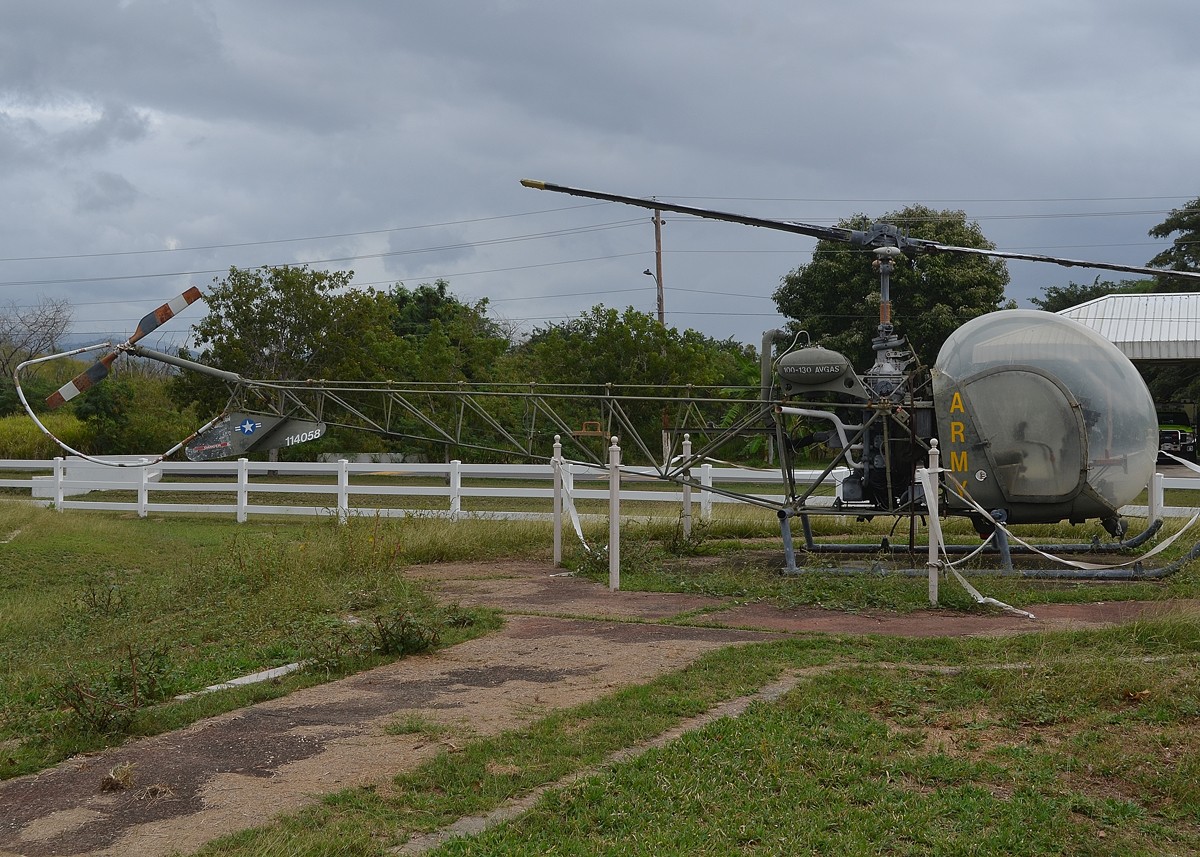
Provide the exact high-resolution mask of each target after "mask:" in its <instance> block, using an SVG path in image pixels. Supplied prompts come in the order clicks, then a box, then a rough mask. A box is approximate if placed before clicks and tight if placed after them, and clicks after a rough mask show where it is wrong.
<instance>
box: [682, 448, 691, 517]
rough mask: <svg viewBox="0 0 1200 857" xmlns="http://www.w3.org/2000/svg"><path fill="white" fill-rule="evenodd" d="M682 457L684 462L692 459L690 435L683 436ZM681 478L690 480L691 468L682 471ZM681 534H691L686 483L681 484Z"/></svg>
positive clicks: (689, 505)
mask: <svg viewBox="0 0 1200 857" xmlns="http://www.w3.org/2000/svg"><path fill="white" fill-rule="evenodd" d="M682 455H683V460H684V461H685V462H686V461H687V460H688V459H689V458H691V457H692V436H691V435H690V434H684V436H683V450H682ZM683 478H684V479H691V478H692V468H691V467H688V468H687V469H686V470H684V471H683ZM683 534H684V535H685V536H690V535H691V534H692V486H691V485H689V484H687V483H686V482H685V483H683Z"/></svg>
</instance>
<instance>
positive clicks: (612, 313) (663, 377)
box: [520, 304, 754, 386]
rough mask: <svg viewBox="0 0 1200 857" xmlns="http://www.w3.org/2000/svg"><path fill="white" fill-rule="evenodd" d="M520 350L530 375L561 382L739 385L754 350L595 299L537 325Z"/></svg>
mask: <svg viewBox="0 0 1200 857" xmlns="http://www.w3.org/2000/svg"><path fill="white" fill-rule="evenodd" d="M520 351H521V352H522V353H523V354H524V355H525V356H526V358H527V363H526V367H527V372H528V377H530V378H536V379H537V380H538V381H539V382H542V383H559V384H607V383H612V384H614V385H630V384H650V385H659V386H661V385H669V384H696V385H711V384H735V383H743V381H742V363H743V362H745V361H747V360H750V361H752V360H753V359H754V349H753V348H747V347H746V346H743V345H741V343H737V342H734V341H733V340H726V341H719V340H715V339H712V338H710V337H708V336H705V335H704V334H702V333H700V332H698V331H695V330H691V329H688V330H685V331H683V332H682V333H681V332H680V331H679V330H678V329H677V328H674V327H664V326H662V325H661V324H659V323H658V319H657V318H655V317H654V316H652V315H650V314H649V313H644V312H639V311H638V310H635V309H634V308H633V307H628V308H627V309H626V310H625V311H624V312H623V313H618V312H617V310H615V309H613V308H611V307H605V306H604V305H603V304H597V305H596V306H594V307H592V308H591V309H590V310H588V311H587V312H585V313H582V314H581V315H579V316H578V317H577V318H573V319H569V320H568V321H565V322H562V323H561V324H551V325H548V326H547V327H543V328H539V329H536V330H535V331H534V332H533V335H532V336H530V338H529V341H528V342H526V343H525V344H524V345H523V346H522V347H521V349H520Z"/></svg>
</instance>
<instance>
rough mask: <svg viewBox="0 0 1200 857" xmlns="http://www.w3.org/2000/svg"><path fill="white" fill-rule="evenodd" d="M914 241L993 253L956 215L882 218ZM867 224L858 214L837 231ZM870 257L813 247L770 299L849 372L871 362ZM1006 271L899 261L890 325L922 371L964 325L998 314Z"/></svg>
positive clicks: (834, 246)
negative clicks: (840, 357) (842, 358)
mask: <svg viewBox="0 0 1200 857" xmlns="http://www.w3.org/2000/svg"><path fill="white" fill-rule="evenodd" d="M884 220H887V221H888V222H890V223H893V224H895V225H896V226H898V227H900V228H901V229H904V230H906V231H907V232H908V234H909V235H911V236H912V237H914V238H926V239H929V240H933V241H938V242H941V243H944V244H952V245H956V246H959V247H976V248H980V249H994V248H995V245H994V244H993V243H992V242H990V241H988V240H987V238H986V237H984V235H983V231H982V230H981V229H980V228H979V224H978V223H974V222H971V223H968V222H967V217H966V214H965V213H964V212H962V211H936V210H934V209H932V208H927V207H926V206H923V205H910V206H907V207H905V208H903V209H901V210H900V211H896V212H892V213H890V214H887V215H885V216H884ZM871 222H872V221H871V220H870V219H869V218H868V217H867V216H866V215H857V216H855V217H853V218H851V219H850V220H846V221H842V222H841V223H840V224H839V225H840V226H843V227H847V228H851V229H866V228H867V227H869V226H870V224H871ZM874 259H875V256H874V254H873V253H872V252H871V251H870V250H864V249H863V248H860V247H852V246H851V245H849V244H842V243H839V242H831V241H818V242H817V246H816V249H815V250H814V251H813V258H812V261H811V262H810V263H809V264H807V265H801V266H800V267H799V268H796V269H795V270H794V271H791V272H790V273H788V274H787V275H786V276H784V277H783V279H782V280H781V282H780V286H779V288H778V289H776V291H775V294H774V295H773V297H774V298H775V304H776V306H777V307H778V308H779V311H780V312H781V313H782V314H783V315H785V316H787V317H788V318H791V319H793V321H792V323H791V325H790V327H791V328H792V329H793V330H797V331H798V330H806V331H808V333H809V335H810V336H811V338H812V341H813V342H814V343H816V342H819V343H820V344H822V345H824V346H826V347H828V348H832V349H834V350H836V351H840V352H842V353H843V354H845V355H846V357H848V358H849V359H850V360H851V361H852V362H853V363H854V364H855V365H856V366H859V367H865V366H867V365H869V364H870V363H871V362H872V360H873V356H872V355H873V352H872V349H871V340H872V338H874V336H875V334H876V327H877V325H878V324H879V274H878V273H877V272H876V271H875V270H874V269H873V268H872V266H871V263H872V262H873V261H874ZM1007 284H1008V268H1007V266H1006V265H1005V264H1004V261H1003V260H1002V259H992V258H988V257H985V256H966V255H957V254H949V253H947V254H939V255H933V256H921V257H917V258H915V259H913V260H911V261H908V260H906V259H904V258H901V259H899V260H898V261H897V264H896V270H895V272H894V273H893V274H892V275H891V299H892V318H893V323H894V324H895V326H896V332H897V333H898V334H900V335H905V336H907V337H908V338H909V342H910V343H911V345H912V347H913V349H914V350H915V351H916V353H917V355H918V356H919V357H920V359H921V362H922V363H923V364H925V365H931V364H932V363H933V361H934V358H935V357H936V356H937V352H938V349H940V348H941V346H942V343H943V342H944V341H945V340H946V337H948V336H949V335H950V334H951V333H953V332H954V330H956V329H957V328H958V327H959V326H960V325H961V324H962V323H963V322H965V321H968V320H970V319H972V318H975V317H976V316H979V315H983V314H984V313H988V312H992V311H994V310H997V309H999V308H1000V305H1001V301H1003V300H1004V287H1005V286H1006V285H1007Z"/></svg>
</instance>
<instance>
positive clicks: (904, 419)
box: [521, 179, 1200, 544]
mask: <svg viewBox="0 0 1200 857" xmlns="http://www.w3.org/2000/svg"><path fill="white" fill-rule="evenodd" d="M521 184H522V185H524V186H525V187H528V188H533V189H536V190H545V191H552V192H555V193H563V194H568V195H571V196H578V197H584V198H588V199H597V200H604V201H608V202H616V203H622V204H626V205H632V206H637V207H640V208H646V209H656V210H658V211H669V212H674V213H679V214H689V215H693V216H696V217H701V218H707V219H714V220H723V221H728V222H732V223H740V224H744V225H747V226H756V227H761V228H766V229H773V230H779V231H784V232H791V233H794V234H799V235H805V236H809V237H814V238H818V239H822V240H826V241H834V242H840V243H846V244H850V245H852V246H855V247H861V248H863V249H865V250H868V251H871V252H873V253H874V255H875V257H876V259H875V261H874V266H875V268H876V269H877V270H878V272H879V278H880V310H879V325H878V328H877V333H876V336H875V338H874V340H873V343H872V347H873V349H874V352H875V360H874V363H873V364H872V365H871V366H870V367H867V368H866V369H865V371H863V372H862V373H861V374H860V373H858V372H857V371H856V370H855V368H854V367H853V366H852V365H851V364H850V361H849V360H847V359H846V357H844V356H843V355H842V354H840V353H838V352H836V351H832V350H830V349H826V348H823V347H821V346H820V345H819V344H818V345H808V346H806V347H800V348H796V349H793V350H790V351H788V352H786V353H785V354H784V355H783V356H782V357H781V358H779V359H778V360H777V361H775V362H774V363H772V346H773V344H774V342H775V341H777V340H778V339H779V338H780V334H781V331H768V332H767V333H766V334H764V337H763V348H762V361H763V362H762V395H761V398H762V400H764V401H772V400H775V399H776V396H775V393H776V391H778V392H779V393H780V396H779V398H778V401H777V404H776V407H775V408H774V423H775V428H776V438H775V439H776V444H777V448H778V449H779V451H780V459H781V466H782V468H783V471H784V474H785V476H786V475H787V474H789V473H793V472H794V470H795V467H794V458H795V454H796V453H797V452H798V451H800V450H801V449H803V448H805V447H806V446H807V445H809V444H811V443H813V442H818V441H824V442H827V443H829V444H830V445H832V446H834V447H835V448H836V449H837V454H836V455H835V457H834V460H833V461H832V462H831V463H830V465H829V466H828V467H827V468H826V470H825V475H828V474H829V473H831V472H832V471H833V469H834V468H835V467H838V466H844V467H847V468H849V470H850V475H849V476H848V477H846V478H845V479H844V480H842V481H841V483H840V485H839V486H838V487H839V492H838V493H839V496H838V501H837V502H836V503H835V504H834V505H833V506H832V507H828V506H816V505H814V504H812V503H811V502H810V499H811V498H812V497H813V494H814V491H815V489H816V487H817V486H815V485H814V486H810V487H809V488H808V489H807V490H806V491H804V492H797V490H796V487H795V482H794V480H789V486H790V491H789V494H790V497H789V501H788V503H787V504H786V506H787V507H786V508H785V509H781V515H780V517H781V520H784V519H785V518H786V517H790V516H792V515H799V516H800V517H801V520H802V521H803V522H804V524H805V532H806V536H809V535H810V534H809V531H808V520H807V516H808V515H812V514H846V513H847V512H850V513H853V514H857V515H859V516H861V517H872V516H876V515H898V514H903V513H905V512H908V513H909V514H913V513H914V512H916V511H917V510H919V509H922V508H924V507H925V506H926V504H925V502H924V498H923V494H922V487H921V483H920V482H919V481H918V480H917V478H916V470H917V468H918V467H924V466H926V463H927V461H928V455H929V450H930V446H931V442H932V441H933V440H934V439H935V438H936V439H937V440H938V441H939V443H940V444H941V454H942V455H943V456H945V458H946V461H945V470H946V471H947V475H948V477H949V482H950V484H951V486H952V488H951V489H950V490H948V491H947V497H946V500H945V508H946V509H947V511H948V512H950V513H953V514H959V515H965V516H967V517H969V518H971V519H972V521H973V523H974V524H975V526H976V529H977V531H978V532H979V533H980V535H981V536H986V535H988V534H989V532H990V531H991V530H993V529H994V526H995V521H1007V523H1010V524H1047V523H1058V522H1060V521H1063V520H1067V521H1070V522H1071V523H1081V522H1083V521H1086V520H1089V519H1099V520H1100V522H1101V524H1102V525H1103V526H1104V528H1105V529H1106V530H1107V531H1108V532H1109V533H1110V534H1111V535H1113V536H1115V537H1123V536H1124V535H1125V533H1126V531H1127V528H1128V524H1127V522H1126V521H1125V520H1124V519H1122V518H1121V516H1120V512H1119V510H1120V508H1121V507H1122V506H1123V505H1125V504H1127V503H1129V502H1130V501H1132V500H1133V499H1134V498H1135V497H1136V496H1137V495H1138V494H1139V493H1140V492H1141V491H1142V489H1143V488H1144V487H1145V486H1146V484H1147V481H1148V480H1149V478H1150V476H1151V474H1152V473H1153V470H1154V464H1155V460H1156V456H1157V449H1158V420H1157V416H1156V414H1155V410H1154V403H1153V400H1152V398H1151V396H1150V392H1149V390H1148V389H1147V388H1146V384H1145V382H1144V381H1143V380H1142V378H1141V376H1140V374H1139V373H1138V372H1137V370H1136V369H1135V368H1134V366H1133V364H1132V363H1131V362H1130V361H1129V359H1128V358H1127V357H1126V356H1125V355H1124V354H1123V353H1122V352H1121V351H1120V350H1119V349H1117V347H1116V346H1115V345H1113V344H1112V343H1111V342H1109V341H1107V340H1106V339H1104V338H1103V337H1101V336H1100V335H1099V334H1097V333H1096V332H1094V331H1093V330H1091V329H1090V328H1088V327H1086V326H1084V325H1082V324H1079V323H1078V322H1075V321H1073V320H1071V319H1067V318H1064V317H1062V316H1058V315H1055V314H1052V313H1047V312H1042V311H1039V310H1019V309H1017V310H1013V309H1009V310H999V311H997V312H992V313H988V314H985V315H983V316H980V317H978V318H975V319H973V320H971V321H969V322H967V323H966V324H964V325H963V326H962V327H960V328H959V329H958V330H957V331H955V332H954V333H953V334H952V335H951V336H950V337H949V338H948V339H947V340H946V342H945V343H944V344H943V346H942V348H941V350H940V352H939V354H938V356H937V359H936V361H935V363H934V365H933V366H932V367H931V368H930V370H929V372H928V373H927V377H922V376H923V375H926V373H924V372H922V371H921V370H920V368H919V367H917V366H916V365H915V364H916V363H917V361H916V355H915V354H914V353H913V350H912V348H911V347H910V346H909V343H908V342H907V340H906V339H905V338H904V337H898V336H897V335H896V333H895V326H894V325H893V324H892V318H891V300H890V275H891V274H892V273H893V272H894V270H895V266H896V264H897V263H898V262H899V261H900V260H901V259H902V258H905V257H909V258H912V257H918V256H922V255H933V254H963V255H980V256H990V257H995V258H1002V259H1020V260H1028V261H1034V262H1044V263H1050V264H1055V265H1061V266H1065V267H1089V268H1099V269H1104V270H1112V271H1121V272H1126V273H1138V274H1148V275H1159V274H1162V273H1163V272H1162V271H1160V270H1157V269H1153V268H1146V267H1140V266H1131V265H1118V264H1110V263H1104V262H1088V261H1082V260H1076V259H1065V258H1059V257H1054V256H1044V255H1039V254H1029V253H1012V252H1006V251H999V250H988V249H980V248H971V247H958V246H953V245H947V244H941V243H939V242H935V241H929V240H925V239H917V238H912V237H910V236H908V235H907V234H906V233H904V232H902V231H901V230H900V229H898V228H897V227H896V226H894V225H892V224H890V223H887V222H878V223H875V224H873V225H871V226H870V227H869V228H867V229H865V230H855V229H846V228H841V227H826V226H817V225H812V224H806V223H798V222H790V221H779V220H770V219H765V218H759V217H752V216H747V215H742V214H736V213H731V212H723V211H715V210H710V209H703V208H697V207H695V206H689V205H675V204H671V203H667V202H663V201H661V200H656V199H643V198H639V197H630V196H623V195H620V194H613V193H605V192H600V191H591V190H584V189H581V188H573V187H567V186H564V185H557V184H553V183H550V182H544V181H537V180H533V179H522V180H521ZM1171 273H1172V275H1176V273H1177V272H1171ZM1179 275H1180V276H1185V277H1188V278H1191V279H1200V275H1198V274H1195V273H1184V272H1179ZM930 382H931V383H930ZM930 387H931V389H930ZM796 418H802V419H803V420H804V421H805V422H811V421H814V420H816V421H823V422H825V423H828V424H829V425H830V430H829V431H826V432H819V433H818V432H814V433H810V434H807V435H804V436H797V435H796V434H795V433H794V432H793V431H791V430H790V428H789V420H795V419H796ZM972 500H973V501H974V502H971V501H972ZM979 507H983V508H985V509H990V510H994V511H993V512H992V514H991V515H990V516H984V515H982V514H981V513H980V512H979V511H978V510H979ZM809 542H810V544H811V537H810V538H809Z"/></svg>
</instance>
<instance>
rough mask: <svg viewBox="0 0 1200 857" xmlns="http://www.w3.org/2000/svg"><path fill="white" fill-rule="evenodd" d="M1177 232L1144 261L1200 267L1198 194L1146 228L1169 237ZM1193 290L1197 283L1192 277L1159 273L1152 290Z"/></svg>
mask: <svg viewBox="0 0 1200 857" xmlns="http://www.w3.org/2000/svg"><path fill="white" fill-rule="evenodd" d="M1174 233H1179V234H1178V236H1177V237H1176V238H1175V239H1174V243H1173V244H1172V245H1171V246H1170V247H1168V248H1167V249H1166V250H1163V251H1162V252H1161V253H1159V254H1158V255H1157V256H1155V257H1154V258H1153V259H1151V260H1150V261H1149V262H1147V263H1146V264H1147V265H1149V266H1150V267H1151V268H1166V269H1168V270H1171V271H1200V197H1197V198H1196V199H1193V200H1192V201H1191V202H1189V203H1188V204H1187V205H1185V206H1184V207H1183V208H1176V209H1173V210H1172V211H1171V213H1170V214H1169V215H1167V219H1166V220H1164V221H1163V222H1162V223H1160V224H1158V225H1157V226H1155V227H1154V228H1153V229H1151V230H1150V232H1149V235H1150V237H1151V238H1170V237H1171V235H1173V234H1174ZM1181 290H1182V291H1185V292H1194V291H1197V290H1200V284H1197V283H1196V282H1195V281H1194V280H1185V279H1181V278H1178V277H1171V276H1169V275H1163V276H1161V277H1159V278H1158V285H1157V287H1156V288H1155V291H1158V292H1177V291H1181Z"/></svg>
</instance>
